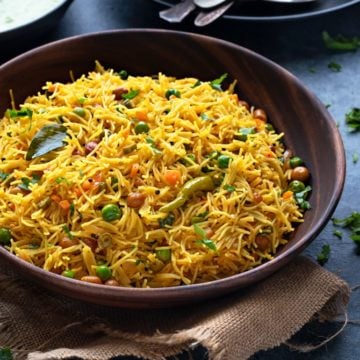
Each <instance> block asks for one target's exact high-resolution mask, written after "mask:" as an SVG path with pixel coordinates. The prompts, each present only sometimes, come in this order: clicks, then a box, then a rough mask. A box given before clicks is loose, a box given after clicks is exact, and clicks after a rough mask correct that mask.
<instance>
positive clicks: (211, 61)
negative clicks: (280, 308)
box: [0, 29, 345, 308]
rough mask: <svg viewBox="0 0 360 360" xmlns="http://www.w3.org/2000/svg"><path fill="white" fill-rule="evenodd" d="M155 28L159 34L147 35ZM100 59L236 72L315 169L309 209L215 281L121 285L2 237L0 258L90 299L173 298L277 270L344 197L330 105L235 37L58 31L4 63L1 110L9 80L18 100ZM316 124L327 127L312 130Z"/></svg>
mask: <svg viewBox="0 0 360 360" xmlns="http://www.w3.org/2000/svg"><path fill="white" fill-rule="evenodd" d="M149 37H151V38H153V39H154V41H151V42H149V41H148V39H149ZM119 44H121V46H118V45H119ZM139 44H141V46H139ZM59 54H61V56H59ZM84 54H86V56H84ZM173 54H182V56H181V57H178V56H174V55H173ZM95 60H99V61H100V62H101V63H102V64H103V65H104V66H105V67H110V68H115V69H119V68H120V67H121V68H123V69H124V68H126V70H127V71H128V72H130V73H132V74H137V75H149V74H155V73H158V72H159V71H161V72H163V73H165V74H168V75H172V76H176V77H179V78H181V77H188V76H194V77H197V78H200V79H203V80H210V79H214V78H217V77H218V76H219V74H222V73H224V72H227V73H228V74H229V77H230V78H232V79H237V80H238V84H240V86H238V88H237V93H238V94H239V96H240V97H241V98H243V99H245V100H247V101H248V102H249V103H251V104H254V105H255V106H259V107H260V106H261V107H262V108H264V109H265V110H266V111H267V113H268V116H269V118H270V120H271V122H272V123H273V124H274V126H275V128H276V129H277V130H278V131H281V132H284V133H285V141H286V145H287V146H288V147H290V148H291V149H293V150H294V151H295V152H296V154H298V155H299V156H300V157H302V158H303V159H304V160H305V163H306V164H307V166H308V168H309V170H310V172H311V174H312V183H311V185H312V188H313V192H312V195H311V197H310V203H311V206H312V209H311V210H310V211H308V212H306V214H305V221H304V223H302V224H301V225H300V226H298V228H297V230H296V232H295V233H294V234H293V236H292V237H291V239H290V241H289V243H288V244H287V245H286V246H284V248H283V249H282V250H281V251H280V252H279V253H278V254H277V255H276V257H275V258H274V259H273V260H271V261H269V262H267V263H264V264H263V265H261V266H259V267H256V268H254V269H252V270H250V271H247V272H244V273H241V274H238V275H234V276H231V277H228V278H225V279H221V280H216V281H212V282H208V283H202V284H196V285H188V286H179V287H169V288H159V289H155V288H152V289H138V288H136V289H134V288H123V287H116V288H115V287H109V286H103V285H94V284H89V283H84V282H80V281H77V280H73V279H68V278H64V277H62V276H60V275H56V274H54V273H50V272H46V271H44V270H42V269H40V268H37V267H35V266H33V265H31V264H29V263H27V262H25V261H23V260H21V259H19V258H17V257H15V256H13V255H12V254H10V253H9V252H8V251H7V250H5V249H4V248H3V247H0V259H1V261H7V262H8V263H9V264H10V266H11V267H12V268H14V269H15V270H17V271H19V272H21V273H22V274H23V276H26V277H28V278H30V279H32V280H33V281H36V282H38V283H39V284H41V285H42V286H45V287H47V288H49V289H51V290H54V291H57V292H60V293H62V294H64V295H68V296H72V297H75V298H78V299H82V300H84V301H89V302H95V303H100V304H104V305H112V306H121V307H137V308H155V307H169V306H174V305H184V304H189V303H193V302H198V301H203V300H206V299H209V298H213V297H216V296H220V295H224V294H227V293H230V292H232V291H235V290H237V289H240V288H241V287H244V286H249V285H251V284H252V283H255V282H257V281H260V280H261V279H264V278H266V277H267V276H270V275H271V274H272V273H273V272H275V271H277V270H278V269H280V268H281V267H283V266H284V265H286V264H287V263H288V262H289V261H291V259H292V258H294V257H295V256H296V255H297V254H299V253H300V252H301V251H302V250H303V249H304V248H305V247H306V246H307V245H308V244H309V243H310V242H311V241H312V240H313V239H314V238H315V237H316V235H317V234H318V233H319V232H320V231H321V229H322V228H323V227H324V226H325V224H326V222H327V221H328V219H329V218H330V216H331V214H332V212H333V211H334V209H335V206H336V204H337V202H338V200H339V198H340V195H341V192H342V189H343V185H344V176H345V158H344V149H343V145H342V141H341V137H340V135H339V132H338V130H337V127H336V125H335V122H334V120H333V119H332V117H331V116H330V114H329V112H328V111H327V110H326V108H325V106H324V105H323V104H322V103H321V102H320V101H319V100H318V99H317V98H316V96H315V95H314V94H312V93H311V92H310V91H309V90H307V89H306V88H305V87H304V86H303V85H302V84H301V82H300V81H299V80H298V79H297V78H295V77H294V76H293V75H292V74H290V73H289V72H288V71H286V70H285V69H283V68H281V67H280V66H278V65H276V64H275V63H273V62H271V61H270V60H268V59H266V58H264V57H262V56H260V55H258V54H256V53H254V52H252V51H250V50H247V49H245V48H243V47H240V46H238V45H235V44H232V43H229V42H225V41H222V40H219V39H215V38H210V37H206V36H202V35H197V34H191V33H182V32H176V31H168V30H155V29H131V30H118V31H108V32H102V33H94V34H88V35H82V36H77V37H73V38H69V39H65V40H61V41H57V42H54V43H50V44H47V45H44V46H42V47H39V48H37V49H34V50H32V51H29V52H27V53H25V54H23V55H20V56H19V57H17V58H15V59H13V60H11V61H9V62H7V63H6V64H4V65H2V66H1V67H0V84H1V87H0V98H1V99H2V102H1V104H0V113H1V114H3V113H4V111H5V110H6V109H7V108H9V107H10V102H11V99H10V96H9V90H10V89H11V90H12V92H13V96H14V100H15V102H16V104H21V102H22V101H23V100H24V99H25V98H26V96H28V95H30V94H34V93H36V92H37V91H38V90H39V89H40V88H41V86H42V85H43V84H44V83H45V82H46V81H65V82H66V81H70V77H69V71H71V72H72V74H73V75H74V77H75V78H76V77H78V76H80V75H81V74H83V73H87V72H88V71H91V70H93V68H94V61H95ZM314 134H321V136H319V137H316V139H315V137H314ZM335 174H336V176H335Z"/></svg>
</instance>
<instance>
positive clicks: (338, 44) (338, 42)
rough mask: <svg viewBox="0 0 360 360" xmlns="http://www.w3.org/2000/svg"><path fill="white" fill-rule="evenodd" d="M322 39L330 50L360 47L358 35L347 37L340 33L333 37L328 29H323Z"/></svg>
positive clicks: (349, 49) (353, 49)
mask: <svg viewBox="0 0 360 360" xmlns="http://www.w3.org/2000/svg"><path fill="white" fill-rule="evenodd" d="M322 39H323V42H324V45H325V47H326V48H328V49H330V50H340V51H356V50H357V49H358V48H359V47H360V39H359V38H358V37H356V36H354V37H352V38H347V37H345V36H343V35H340V34H339V35H336V36H334V37H332V36H330V35H329V33H328V32H327V31H323V32H322Z"/></svg>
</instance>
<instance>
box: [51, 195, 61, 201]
mask: <svg viewBox="0 0 360 360" xmlns="http://www.w3.org/2000/svg"><path fill="white" fill-rule="evenodd" d="M50 198H51V200H54V201H55V202H57V203H59V202H60V201H61V197H60V196H59V195H57V194H53V195H51V196H50Z"/></svg>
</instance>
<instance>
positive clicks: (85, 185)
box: [81, 179, 94, 191]
mask: <svg viewBox="0 0 360 360" xmlns="http://www.w3.org/2000/svg"><path fill="white" fill-rule="evenodd" d="M81 186H82V188H83V189H84V190H85V191H89V190H91V189H92V188H93V187H94V181H93V180H92V179H86V180H85V181H84V182H83V183H82V185H81Z"/></svg>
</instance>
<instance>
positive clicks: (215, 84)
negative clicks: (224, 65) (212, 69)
mask: <svg viewBox="0 0 360 360" xmlns="http://www.w3.org/2000/svg"><path fill="white" fill-rule="evenodd" d="M227 76H228V74H227V73H225V74H222V75H221V76H220V77H219V78H217V79H215V80H212V81H211V82H210V86H211V87H212V88H213V89H215V90H218V91H222V88H221V84H222V83H223V81H224V80H225V79H226V78H227Z"/></svg>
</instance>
